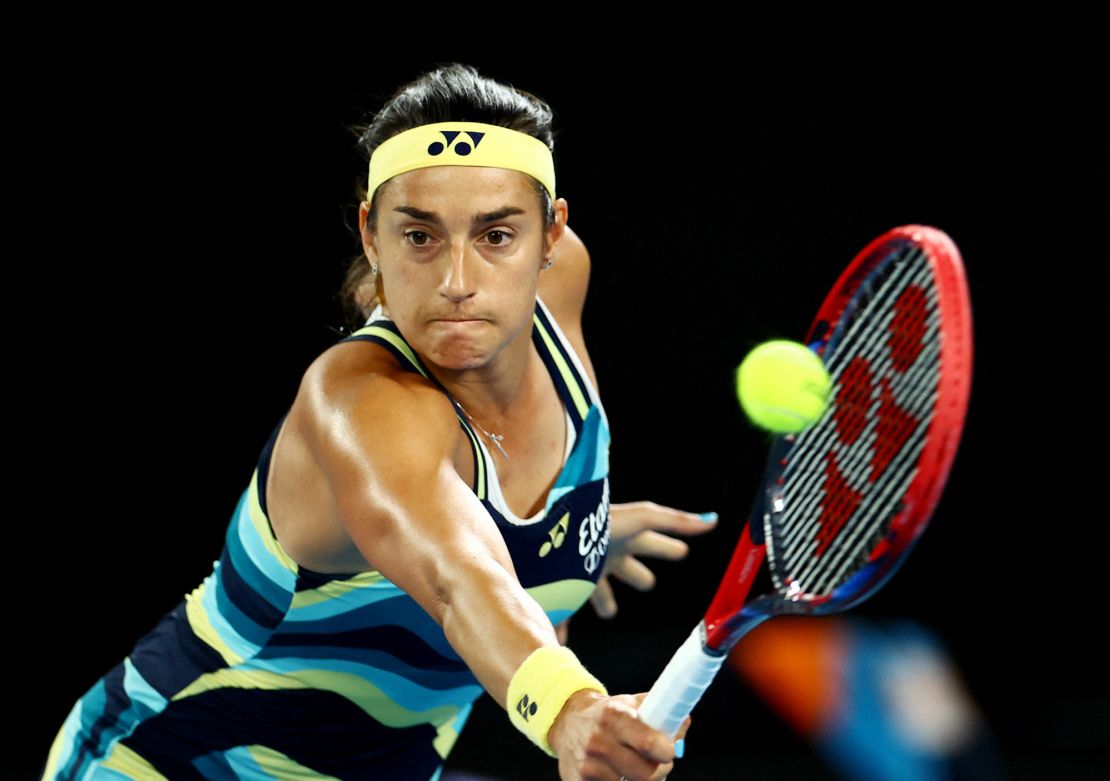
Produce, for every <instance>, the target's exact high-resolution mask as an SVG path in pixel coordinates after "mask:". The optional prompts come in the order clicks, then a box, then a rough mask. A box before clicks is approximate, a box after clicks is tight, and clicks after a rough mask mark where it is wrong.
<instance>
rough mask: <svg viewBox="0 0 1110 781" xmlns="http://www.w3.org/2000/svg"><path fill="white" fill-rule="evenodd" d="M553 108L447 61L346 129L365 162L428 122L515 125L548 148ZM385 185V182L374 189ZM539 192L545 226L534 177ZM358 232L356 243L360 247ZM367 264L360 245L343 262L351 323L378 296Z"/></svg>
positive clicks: (371, 217) (547, 200) (361, 195)
mask: <svg viewBox="0 0 1110 781" xmlns="http://www.w3.org/2000/svg"><path fill="white" fill-rule="evenodd" d="M552 118H553V114H552V111H551V107H550V106H548V105H547V103H546V102H544V101H543V100H541V99H540V98H538V97H536V96H535V95H533V94H532V93H530V92H525V91H524V90H521V89H517V88H515V87H513V86H511V85H509V84H503V83H501V82H498V81H494V80H493V79H490V78H488V77H485V76H480V75H479V74H478V70H477V68H475V67H473V66H472V65H464V64H462V63H450V64H447V65H442V66H440V67H437V68H436V69H434V70H431V71H428V72H427V73H424V74H423V75H421V76H419V77H418V78H416V79H415V80H413V81H411V82H409V83H408V84H406V85H404V86H403V87H401V88H400V89H398V90H397V91H396V92H395V93H394V94H393V96H392V97H391V98H389V100H387V101H386V103H385V105H384V106H383V107H382V109H381V110H380V111H378V112H377V113H376V114H374V115H373V116H372V118H371V119H370V122H369V123H368V124H362V125H355V126H353V127H351V130H352V131H353V132H354V133H355V134H356V135H357V137H358V143H357V146H358V149H359V151H360V152H361V153H362V156H363V158H364V160H365V161H366V163H367V164H369V161H370V155H372V154H373V153H374V150H375V149H377V148H378V146H379V145H380V144H381V143H383V142H384V141H386V140H387V139H390V138H392V137H393V136H395V135H397V134H398V133H402V132H404V131H406V130H410V129H411V128H414V127H419V126H421V125H428V124H432V123H434V122H484V123H486V124H489V125H499V126H501V127H507V128H511V129H513V130H518V131H520V132H522V133H527V134H528V135H530V136H533V137H534V138H538V139H539V140H540V141H543V142H544V143H545V144H547V147H548V149H551V150H552V151H554V149H555V140H554V133H553V130H552ZM388 186H389V182H388V181H387V182H385V183H384V184H382V186H381V187H379V188H378V192H379V193H380V192H381V191H382V190H383V189H384V188H386V187H388ZM535 187H536V192H537V195H538V196H539V198H540V211H541V213H542V214H543V215H544V225H545V227H548V228H550V227H551V225H552V224H553V223H554V221H555V210H554V207H553V204H552V202H551V196H550V195H549V194H548V192H547V188H545V187H544V186H543V185H542V184H540V182H539V181H536V182H535ZM356 194H357V195H358V199H359V202H360V203H361V202H362V201H364V200H366V180H365V174H363V176H362V178H361V179H360V180H359V182H358V185H357V187H356ZM377 201H378V199H377V198H375V199H374V202H373V203H371V204H370V211H369V213H367V215H366V222H367V224H368V225H370V226H371V227H374V226H376V224H377ZM361 238H362V237H361V236H359V246H360V248H361V244H362V242H361ZM370 276H371V275H370V264H369V263H368V262H367V260H366V255H364V254H363V253H362V252H361V250H360V251H359V253H358V254H357V255H355V256H354V257H353V258H352V259H351V261H350V263H349V265H348V267H347V273H346V276H345V277H344V280H343V284H342V286H341V288H340V296H341V299H342V303H343V310H344V315H345V317H346V319H347V321H348V324H349V326H350V327H351V328H358V327H359V326H360V325H362V323H363V322H364V321H365V319H366V316H367V315H368V314H369V313H370V310H371V309H373V307H374V304H375V303H376V302H377V301H378V300H382V290H381V284H380V279H374V280H372V282H373V287H372V288H371V279H370Z"/></svg>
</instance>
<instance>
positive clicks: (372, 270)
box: [370, 263, 378, 276]
mask: <svg viewBox="0 0 1110 781" xmlns="http://www.w3.org/2000/svg"><path fill="white" fill-rule="evenodd" d="M370 273H371V274H373V275H374V276H378V267H377V266H376V265H374V264H373V263H371V264H370Z"/></svg>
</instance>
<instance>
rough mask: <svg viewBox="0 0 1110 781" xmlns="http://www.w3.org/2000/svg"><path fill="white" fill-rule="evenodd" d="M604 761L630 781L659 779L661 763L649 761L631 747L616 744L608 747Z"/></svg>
mask: <svg viewBox="0 0 1110 781" xmlns="http://www.w3.org/2000/svg"><path fill="white" fill-rule="evenodd" d="M604 759H605V761H606V762H607V763H608V765H609V767H611V768H612V769H613V770H614V771H615V772H616V773H618V774H619V775H620V777H621V778H624V779H627V780H628V781H632V780H633V779H641V778H642V779H644V780H645V781H648V780H649V779H654V778H656V777H657V775H656V774H657V771H658V769H659V763H658V762H656V761H654V760H652V759H648V758H647V757H645V756H644V755H643V754H641V753H640V752H639V751H636V750H635V749H634V748H632V747H631V746H627V745H624V744H621V743H615V744H613V745H612V746H609V747H607V750H606V756H605V757H604ZM658 777H659V778H662V776H658Z"/></svg>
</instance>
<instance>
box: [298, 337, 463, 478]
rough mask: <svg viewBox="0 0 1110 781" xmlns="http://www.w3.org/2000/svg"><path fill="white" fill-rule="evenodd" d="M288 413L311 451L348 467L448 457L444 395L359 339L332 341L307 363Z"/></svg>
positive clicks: (450, 417) (451, 415)
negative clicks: (380, 461) (392, 459)
mask: <svg viewBox="0 0 1110 781" xmlns="http://www.w3.org/2000/svg"><path fill="white" fill-rule="evenodd" d="M291 414H292V415H293V416H294V420H295V424H296V426H297V428H298V429H299V430H300V433H301V434H302V436H303V437H304V440H305V444H306V445H307V446H308V447H309V448H310V449H311V450H312V451H314V452H315V453H317V456H318V457H320V458H321V459H322V460H323V461H330V462H332V463H349V464H350V466H351V467H354V468H356V469H361V468H367V467H370V466H371V465H372V464H371V463H370V462H371V461H377V460H378V459H380V458H383V457H387V455H391V456H392V457H403V456H406V455H407V456H409V457H411V458H412V459H414V460H418V461H423V462H428V463H432V462H438V461H439V459H440V458H449V457H450V455H451V453H452V450H453V447H454V442H455V440H456V435H457V429H458V418H457V416H456V414H455V411H454V409H453V407H452V406H451V402H450V400H449V399H448V398H447V396H446V395H445V394H444V393H443V392H442V391H440V390H439V389H438V388H437V387H436V386H435V385H434V384H433V383H432V382H431V381H430V380H428V379H427V378H425V377H423V376H421V375H419V374H417V373H414V372H410V371H405V370H404V369H402V368H401V367H399V366H398V365H397V362H396V360H395V359H394V358H393V357H392V356H391V355H390V354H389V353H388V352H386V351H385V350H384V349H383V348H381V347H378V346H377V345H373V344H369V343H367V342H359V341H352V342H341V343H340V344H337V345H334V346H333V347H331V348H330V349H328V350H326V351H325V352H324V353H323V354H322V355H320V356H319V357H318V358H317V359H316V360H315V361H314V362H313V363H312V365H311V366H310V367H309V368H308V370H307V371H306V372H305V375H304V377H303V379H302V381H301V387H300V390H299V391H298V393H297V398H296V401H295V402H294V405H293V410H292V411H291ZM417 446H418V449H419V452H407V451H408V450H409V449H413V450H415V449H416V448H417Z"/></svg>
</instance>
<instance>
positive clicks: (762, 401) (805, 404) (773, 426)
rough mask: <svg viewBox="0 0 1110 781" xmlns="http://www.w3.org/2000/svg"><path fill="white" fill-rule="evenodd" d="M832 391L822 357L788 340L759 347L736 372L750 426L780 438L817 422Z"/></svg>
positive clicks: (737, 394)
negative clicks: (757, 427) (772, 433)
mask: <svg viewBox="0 0 1110 781" xmlns="http://www.w3.org/2000/svg"><path fill="white" fill-rule="evenodd" d="M830 388H831V381H830V379H829V373H828V372H827V371H825V364H824V363H822V361H821V358H820V356H818V355H817V353H815V352H813V350H811V349H809V348H808V347H806V346H805V345H804V344H799V343H798V342H791V341H789V340H786V339H775V340H773V341H770V342H764V343H763V344H760V345H758V346H757V347H755V349H753V350H752V351H751V352H749V353H748V354H747V355H746V356H745V357H744V360H743V361H741V363H740V366H739V367H737V369H736V396H737V398H738V399H740V406H741V407H742V408H743V409H744V412H745V414H746V415H747V416H748V418H749V419H750V420H751V421H752V423H754V424H755V425H756V426H759V427H760V428H763V429H767V430H768V431H773V432H774V433H776V434H796V433H798V432H799V431H801V430H802V429H804V428H805V427H806V426H810V425H812V424H813V423H816V422H817V420H818V419H819V418H820V417H821V413H822V412H824V411H825V405H826V404H827V403H828V398H829V390H830Z"/></svg>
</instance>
